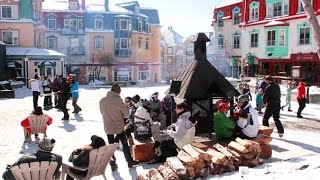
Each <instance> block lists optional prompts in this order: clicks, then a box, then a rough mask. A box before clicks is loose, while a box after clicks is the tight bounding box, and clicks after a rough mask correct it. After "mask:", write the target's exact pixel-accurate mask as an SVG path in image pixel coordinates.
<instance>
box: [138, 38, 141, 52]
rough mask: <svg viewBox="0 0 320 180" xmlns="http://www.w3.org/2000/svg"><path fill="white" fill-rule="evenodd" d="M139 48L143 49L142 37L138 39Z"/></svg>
mask: <svg viewBox="0 0 320 180" xmlns="http://www.w3.org/2000/svg"><path fill="white" fill-rule="evenodd" d="M138 47H139V49H140V48H141V47H142V37H139V38H138Z"/></svg>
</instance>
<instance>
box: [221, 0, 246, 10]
mask: <svg viewBox="0 0 320 180" xmlns="http://www.w3.org/2000/svg"><path fill="white" fill-rule="evenodd" d="M240 2H242V0H225V1H223V2H221V3H219V4H217V5H216V8H222V7H226V6H230V5H232V4H237V3H240Z"/></svg>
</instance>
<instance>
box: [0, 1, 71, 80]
mask: <svg viewBox="0 0 320 180" xmlns="http://www.w3.org/2000/svg"><path fill="white" fill-rule="evenodd" d="M42 3H43V1H42V0H33V1H30V0H6V1H0V13H1V14H0V41H2V42H3V44H4V46H5V48H6V53H5V55H4V56H3V57H2V58H1V61H2V64H3V62H5V64H6V67H5V69H6V71H10V70H12V73H10V72H9V73H8V76H9V77H6V79H11V80H15V79H16V77H17V79H19V78H20V80H23V81H27V79H31V78H33V77H34V75H35V74H38V75H45V76H47V75H54V74H64V61H65V56H64V54H62V53H59V52H56V51H52V50H48V49H45V48H46V41H45V34H46V27H45V26H44V25H43V23H42V9H41V7H42ZM4 57H5V58H4ZM1 73H5V72H1Z"/></svg>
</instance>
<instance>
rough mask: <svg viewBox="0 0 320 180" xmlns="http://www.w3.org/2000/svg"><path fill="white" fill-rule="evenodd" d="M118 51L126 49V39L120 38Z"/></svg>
mask: <svg viewBox="0 0 320 180" xmlns="http://www.w3.org/2000/svg"><path fill="white" fill-rule="evenodd" d="M120 49H128V38H120Z"/></svg>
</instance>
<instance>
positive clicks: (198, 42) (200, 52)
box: [194, 33, 210, 61]
mask: <svg viewBox="0 0 320 180" xmlns="http://www.w3.org/2000/svg"><path fill="white" fill-rule="evenodd" d="M209 41H210V39H209V38H208V37H207V36H206V35H205V34H204V33H198V34H197V35H196V37H195V41H194V56H195V57H194V58H195V59H196V60H198V61H201V60H206V59H207V45H206V43H207V42H209Z"/></svg>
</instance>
